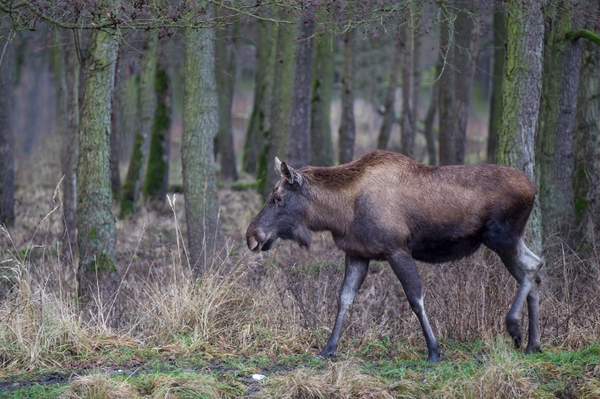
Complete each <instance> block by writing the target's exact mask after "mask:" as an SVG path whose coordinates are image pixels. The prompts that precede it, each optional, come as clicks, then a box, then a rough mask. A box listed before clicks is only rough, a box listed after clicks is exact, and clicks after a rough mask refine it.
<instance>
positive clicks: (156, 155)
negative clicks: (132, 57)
mask: <svg viewBox="0 0 600 399" xmlns="http://www.w3.org/2000/svg"><path fill="white" fill-rule="evenodd" d="M155 91H156V98H157V104H156V112H155V114H154V122H153V125H152V133H151V135H150V152H149V154H148V166H147V169H146V180H145V181H144V188H143V194H144V196H145V197H147V198H149V199H158V198H157V197H158V195H159V193H160V190H161V188H162V185H163V182H164V181H165V173H167V166H168V165H167V163H166V162H165V141H166V140H167V137H166V135H167V132H168V130H169V127H170V126H171V118H170V116H169V114H170V109H169V107H168V106H167V94H168V91H169V76H168V75H167V73H166V71H165V70H164V69H159V70H157V71H156V79H155Z"/></svg>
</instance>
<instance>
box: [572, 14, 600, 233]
mask: <svg viewBox="0 0 600 399" xmlns="http://www.w3.org/2000/svg"><path fill="white" fill-rule="evenodd" d="M596 8H597V4H595V7H594V9H596ZM582 45H583V51H582V57H581V60H582V65H581V71H580V74H579V89H578V98H577V114H576V118H577V120H576V123H577V125H576V128H577V132H576V147H575V148H576V158H575V176H574V177H575V179H574V191H575V217H576V223H577V225H578V226H580V227H579V231H580V235H581V236H582V238H583V240H584V241H585V242H587V243H592V244H593V243H594V242H595V240H596V239H597V237H598V235H597V234H598V232H600V217H599V215H600V171H599V170H598V109H599V107H600V81H599V79H598V75H597V64H598V60H599V59H600V56H599V53H600V52H599V51H598V46H597V45H596V44H593V43H591V42H588V41H584V42H583V43H582Z"/></svg>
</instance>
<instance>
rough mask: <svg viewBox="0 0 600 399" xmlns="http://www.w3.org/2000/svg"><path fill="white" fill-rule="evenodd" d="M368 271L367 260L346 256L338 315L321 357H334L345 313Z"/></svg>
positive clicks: (320, 354)
mask: <svg viewBox="0 0 600 399" xmlns="http://www.w3.org/2000/svg"><path fill="white" fill-rule="evenodd" d="M368 270H369V260H368V259H363V258H357V257H354V256H352V255H349V254H346V272H345V275H344V282H343V283H342V288H341V289H340V297H339V300H338V314H337V317H336V318H335V324H334V325H333V330H332V331H331V336H330V337H329V341H327V345H326V346H325V348H324V349H323V350H322V351H321V353H319V356H322V357H326V358H327V357H331V356H334V355H335V351H336V350H337V346H338V341H339V340H340V335H341V333H342V325H343V324H344V320H345V319H346V313H348V309H350V306H351V305H352V302H353V301H354V297H356V294H357V293H358V290H359V289H360V286H361V285H362V283H363V281H364V280H365V277H366V276H367V271H368Z"/></svg>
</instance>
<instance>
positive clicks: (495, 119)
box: [487, 4, 506, 163]
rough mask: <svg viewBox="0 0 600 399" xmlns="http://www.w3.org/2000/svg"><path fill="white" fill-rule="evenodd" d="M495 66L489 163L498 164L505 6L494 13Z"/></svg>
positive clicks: (498, 6)
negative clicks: (497, 146)
mask: <svg viewBox="0 0 600 399" xmlns="http://www.w3.org/2000/svg"><path fill="white" fill-rule="evenodd" d="M493 29H494V66H493V68H492V96H491V99H490V120H489V128H488V145H487V161H488V163H495V162H496V141H497V138H498V134H499V132H500V122H501V120H502V81H503V79H504V59H505V57H506V10H505V9H504V5H503V4H499V5H496V9H495V11H494V28H493Z"/></svg>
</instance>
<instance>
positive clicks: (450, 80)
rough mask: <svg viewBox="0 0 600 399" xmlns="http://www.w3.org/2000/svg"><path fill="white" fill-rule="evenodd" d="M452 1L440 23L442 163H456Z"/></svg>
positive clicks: (439, 94) (440, 130) (445, 9)
mask: <svg viewBox="0 0 600 399" xmlns="http://www.w3.org/2000/svg"><path fill="white" fill-rule="evenodd" d="M449 3H452V2H451V1H449V2H447V3H444V6H443V7H442V21H441V23H440V64H441V65H442V73H441V76H440V78H439V89H438V109H439V117H438V124H439V143H440V146H439V147H440V148H439V154H440V165H453V164H455V163H456V145H455V132H454V129H455V123H456V122H455V121H456V115H455V114H454V75H455V74H454V70H453V69H452V68H453V63H454V57H453V53H454V47H453V46H452V41H453V40H454V39H453V36H454V35H453V30H454V27H453V25H452V17H453V16H452V13H451V11H449V10H450V9H449V6H451V5H452V4H449Z"/></svg>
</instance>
